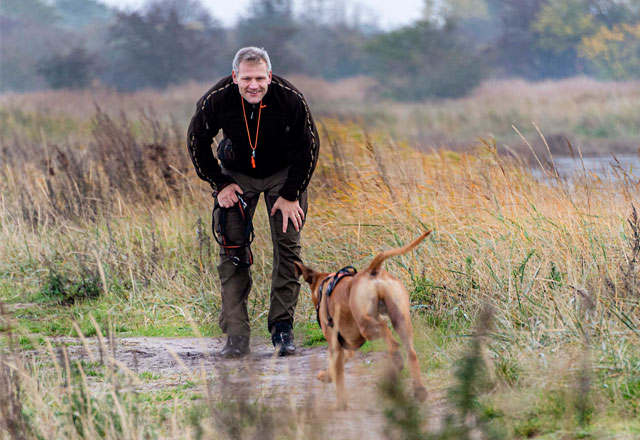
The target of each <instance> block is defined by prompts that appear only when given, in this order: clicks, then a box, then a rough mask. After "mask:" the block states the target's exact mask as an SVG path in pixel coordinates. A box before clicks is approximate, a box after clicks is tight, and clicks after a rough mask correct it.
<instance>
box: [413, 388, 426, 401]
mask: <svg viewBox="0 0 640 440" xmlns="http://www.w3.org/2000/svg"><path fill="white" fill-rule="evenodd" d="M413 396H414V397H415V398H416V400H417V401H418V402H424V401H425V400H427V389H426V388H425V387H423V386H419V387H415V388H414V389H413Z"/></svg>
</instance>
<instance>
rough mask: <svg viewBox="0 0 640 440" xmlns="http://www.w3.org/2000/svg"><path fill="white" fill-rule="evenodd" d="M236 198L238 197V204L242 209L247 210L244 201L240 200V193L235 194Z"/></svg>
mask: <svg viewBox="0 0 640 440" xmlns="http://www.w3.org/2000/svg"><path fill="white" fill-rule="evenodd" d="M236 196H238V200H239V201H240V204H241V205H242V208H243V209H247V202H245V201H244V199H243V198H242V196H241V195H240V193H236Z"/></svg>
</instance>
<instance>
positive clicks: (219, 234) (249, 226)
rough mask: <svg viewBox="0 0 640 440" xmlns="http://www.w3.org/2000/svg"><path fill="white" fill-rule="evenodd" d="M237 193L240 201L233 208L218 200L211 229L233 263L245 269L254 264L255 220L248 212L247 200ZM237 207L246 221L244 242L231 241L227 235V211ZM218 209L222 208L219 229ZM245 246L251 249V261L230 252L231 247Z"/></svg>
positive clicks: (214, 208)
mask: <svg viewBox="0 0 640 440" xmlns="http://www.w3.org/2000/svg"><path fill="white" fill-rule="evenodd" d="M236 195H237V196H238V200H239V201H238V203H237V204H235V205H233V206H232V207H231V208H223V207H221V206H220V205H219V204H218V201H217V200H216V203H215V205H214V207H213V216H212V217H213V227H212V228H211V229H212V230H213V237H214V238H215V239H216V242H218V244H219V245H220V246H221V247H222V248H223V249H224V251H225V253H226V254H227V257H229V258H230V259H231V261H232V262H233V264H235V265H236V266H238V267H239V268H243V269H244V268H247V267H249V266H251V265H252V264H253V253H252V252H251V243H252V242H253V239H254V237H255V233H254V232H253V222H252V221H251V218H250V217H249V216H248V213H247V206H248V205H247V202H245V201H244V199H243V198H242V196H241V195H240V194H238V193H236ZM236 207H237V208H238V209H239V210H240V216H241V217H242V220H243V221H244V237H243V239H242V243H231V242H230V241H229V240H227V238H226V235H225V232H226V228H227V212H228V211H229V210H230V209H234V208H236ZM216 210H220V217H219V220H218V228H217V229H218V230H217V231H216V227H215V216H216V214H215V213H216ZM244 247H246V248H247V249H248V250H249V261H240V258H238V257H235V256H232V255H230V254H229V249H240V248H244Z"/></svg>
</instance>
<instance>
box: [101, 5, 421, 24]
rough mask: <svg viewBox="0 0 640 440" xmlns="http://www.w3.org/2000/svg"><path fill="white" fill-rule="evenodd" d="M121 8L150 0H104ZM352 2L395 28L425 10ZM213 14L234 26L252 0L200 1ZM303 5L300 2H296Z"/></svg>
mask: <svg viewBox="0 0 640 440" xmlns="http://www.w3.org/2000/svg"><path fill="white" fill-rule="evenodd" d="M101 1H102V2H103V3H106V4H108V5H112V6H116V7H118V8H127V7H128V8H138V7H140V6H141V5H144V4H145V3H146V2H147V1H148V0H101ZM345 2H346V3H348V4H349V5H356V4H357V5H359V7H360V8H361V12H362V13H364V14H365V15H368V16H369V17H371V16H372V17H373V18H376V21H377V22H378V23H379V24H380V26H382V27H383V28H384V29H391V28H396V27H399V26H402V25H405V24H409V23H411V22H413V21H415V20H417V19H418V18H419V17H420V15H421V14H422V11H423V5H424V0H345ZM201 3H202V4H203V5H204V6H206V7H207V8H208V9H209V11H210V12H211V14H212V15H213V16H214V17H215V18H217V19H218V20H220V21H222V23H223V24H224V25H232V24H234V23H235V22H236V20H237V18H238V16H240V15H244V14H246V12H248V11H247V8H248V7H249V5H250V4H251V0H201ZM296 3H297V4H300V1H297V2H296Z"/></svg>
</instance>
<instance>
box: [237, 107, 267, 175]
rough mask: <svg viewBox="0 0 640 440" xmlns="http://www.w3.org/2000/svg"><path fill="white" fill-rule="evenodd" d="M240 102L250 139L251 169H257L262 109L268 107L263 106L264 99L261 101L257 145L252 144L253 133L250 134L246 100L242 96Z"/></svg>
mask: <svg viewBox="0 0 640 440" xmlns="http://www.w3.org/2000/svg"><path fill="white" fill-rule="evenodd" d="M240 101H241V102H242V114H243V115H244V125H245V126H246V127H247V137H248V138H249V146H250V147H251V168H255V167H256V148H258V132H259V131H260V115H261V114H262V109H263V108H265V107H266V105H262V99H261V100H260V110H258V126H257V127H256V143H255V144H252V143H251V133H250V132H249V123H248V122H247V112H245V110H244V98H242V96H240Z"/></svg>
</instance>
